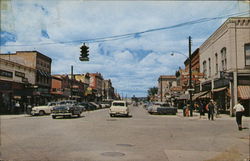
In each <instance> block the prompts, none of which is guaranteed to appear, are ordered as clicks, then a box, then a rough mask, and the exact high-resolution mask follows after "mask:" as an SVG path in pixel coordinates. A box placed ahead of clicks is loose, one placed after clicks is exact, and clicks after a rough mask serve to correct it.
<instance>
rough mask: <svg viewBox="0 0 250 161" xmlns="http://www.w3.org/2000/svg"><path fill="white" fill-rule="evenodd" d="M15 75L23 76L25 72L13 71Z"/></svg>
mask: <svg viewBox="0 0 250 161" xmlns="http://www.w3.org/2000/svg"><path fill="white" fill-rule="evenodd" d="M15 76H17V77H22V78H24V77H25V73H22V72H18V71H15Z"/></svg>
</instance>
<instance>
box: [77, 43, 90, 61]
mask: <svg viewBox="0 0 250 161" xmlns="http://www.w3.org/2000/svg"><path fill="white" fill-rule="evenodd" d="M80 49H81V54H80V57H79V59H80V61H89V57H88V56H89V54H88V53H89V47H88V46H86V45H85V43H83V45H82V46H81V48H80Z"/></svg>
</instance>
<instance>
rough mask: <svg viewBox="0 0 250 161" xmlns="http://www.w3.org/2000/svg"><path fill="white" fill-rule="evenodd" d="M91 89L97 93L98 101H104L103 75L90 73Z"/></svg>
mask: <svg viewBox="0 0 250 161" xmlns="http://www.w3.org/2000/svg"><path fill="white" fill-rule="evenodd" d="M89 75H90V85H89V86H90V88H91V89H92V90H93V92H95V97H96V101H97V102H99V101H101V100H102V93H103V89H102V87H103V77H102V74H101V73H90V74H89Z"/></svg>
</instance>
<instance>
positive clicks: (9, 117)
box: [0, 114, 31, 119]
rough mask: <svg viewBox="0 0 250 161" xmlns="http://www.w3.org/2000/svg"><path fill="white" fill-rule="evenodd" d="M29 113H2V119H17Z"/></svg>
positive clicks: (27, 115) (0, 116)
mask: <svg viewBox="0 0 250 161" xmlns="http://www.w3.org/2000/svg"><path fill="white" fill-rule="evenodd" d="M29 116H31V115H29V114H13V115H0V119H16V118H20V117H29Z"/></svg>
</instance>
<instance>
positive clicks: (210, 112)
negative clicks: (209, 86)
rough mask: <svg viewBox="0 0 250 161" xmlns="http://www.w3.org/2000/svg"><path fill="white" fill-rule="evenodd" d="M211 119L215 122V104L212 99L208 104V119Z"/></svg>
mask: <svg viewBox="0 0 250 161" xmlns="http://www.w3.org/2000/svg"><path fill="white" fill-rule="evenodd" d="M210 118H211V120H214V103H213V100H212V99H211V100H210V102H209V103H208V119H209V120H210Z"/></svg>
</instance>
